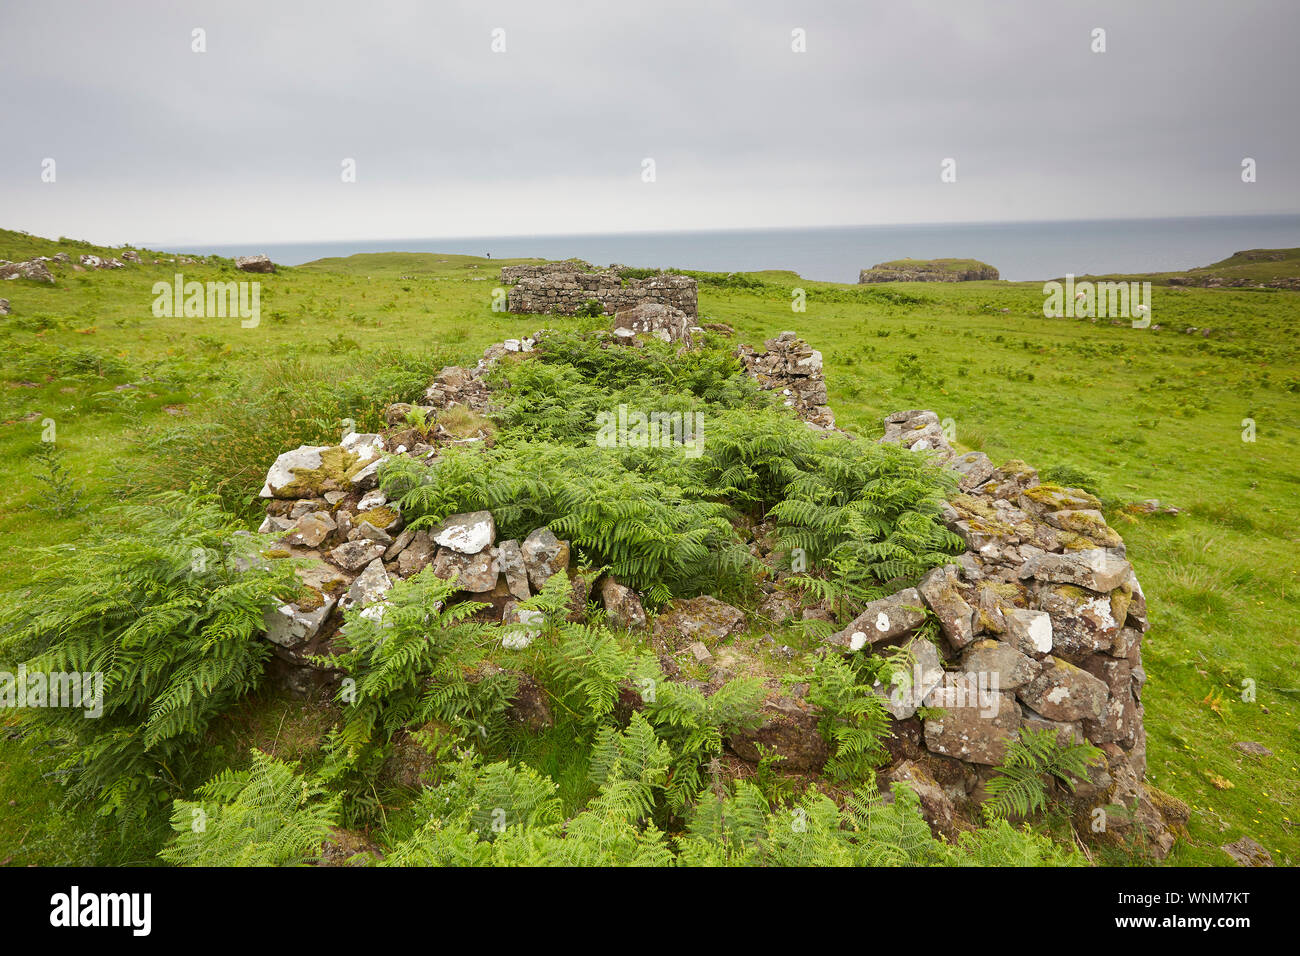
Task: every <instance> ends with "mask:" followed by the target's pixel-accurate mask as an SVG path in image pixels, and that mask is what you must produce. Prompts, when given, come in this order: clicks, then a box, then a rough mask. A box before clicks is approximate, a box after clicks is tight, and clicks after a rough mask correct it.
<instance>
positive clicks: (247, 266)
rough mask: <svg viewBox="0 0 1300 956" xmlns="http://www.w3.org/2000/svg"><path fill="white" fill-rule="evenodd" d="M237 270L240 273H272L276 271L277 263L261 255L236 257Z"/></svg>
mask: <svg viewBox="0 0 1300 956" xmlns="http://www.w3.org/2000/svg"><path fill="white" fill-rule="evenodd" d="M235 268H236V269H238V270H239V271H240V272H259V273H271V272H274V271H275V263H274V262H272V261H271V260H270V258H269V257H268V256H264V255H261V254H260V253H259V254H258V255H255V256H235Z"/></svg>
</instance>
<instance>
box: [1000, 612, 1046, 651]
mask: <svg viewBox="0 0 1300 956" xmlns="http://www.w3.org/2000/svg"><path fill="white" fill-rule="evenodd" d="M1002 619H1003V621H1004V623H1005V624H1006V630H1005V631H1004V632H1003V633H1002V634H1000V635H998V636H999V638H1000V639H1001V640H1004V641H1006V642H1007V643H1009V644H1011V645H1012V646H1013V647H1015V648H1016V649H1017V650H1018V651H1020V652H1021V653H1022V654H1028V655H1030V656H1041V655H1043V654H1047V653H1050V652H1051V650H1052V616H1051V615H1050V614H1048V613H1047V612H1046V611H1037V610H1033V609H1032V608H1021V607H1012V608H1006V609H1004V611H1003V614H1002Z"/></svg>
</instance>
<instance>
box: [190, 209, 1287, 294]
mask: <svg viewBox="0 0 1300 956" xmlns="http://www.w3.org/2000/svg"><path fill="white" fill-rule="evenodd" d="M167 247H168V248H172V247H173V246H172V244H168V246H167ZM1294 247H1300V215H1272V216H1202V217H1187V218H1171V219H1092V220H1077V221H1064V220H1063V221H1050V222H983V223H951V224H924V225H920V224H918V225H889V226H821V227H808V228H798V229H785V228H782V229H726V230H716V231H690V232H627V233H608V234H587V235H555V236H543V235H536V236H489V237H484V236H476V237H469V238H425V239H420V238H407V239H366V240H357V241H352V242H346V241H344V242H333V241H331V242H292V243H271V244H262V245H258V244H256V243H252V244H244V245H239V246H233V245H219V246H205V247H199V248H195V249H194V250H193V251H194V252H198V253H217V254H219V255H226V256H236V255H249V254H252V253H259V252H260V253H265V254H266V255H268V256H270V257H271V258H272V259H273V260H274V261H276V262H279V263H283V264H284V265H301V264H302V263H304V262H311V261H312V260H315V259H323V258H327V257H332V256H350V255H353V254H354V253H360V252H433V253H453V254H460V255H478V256H490V257H492V258H494V259H508V258H523V257H536V258H541V259H567V258H570V257H576V258H579V259H584V260H586V261H587V262H590V263H593V264H595V265H609V264H611V263H621V264H623V265H627V266H637V267H658V268H671V267H676V268H681V269H698V270H704V271H709V272H757V271H762V270H765V269H787V270H792V271H794V272H797V273H798V274H799V275H800V276H802V277H803V278H805V279H817V280H822V281H826V282H856V281H857V279H858V272H859V270H861V269H865V268H869V267H871V266H873V265H875V264H876V263H878V262H887V261H889V260H892V259H902V258H907V257H910V258H913V259H938V258H945V257H951V258H961V259H979V260H980V261H982V262H987V263H989V264H990V265H992V266H994V267H995V268H997V269H998V270H999V272H1000V273H1001V276H1002V278H1003V279H1007V280H1012V281H1032V280H1047V279H1054V278H1060V277H1063V276H1065V275H1066V274H1067V273H1071V274H1074V275H1086V274H1089V273H1091V274H1094V275H1098V274H1108V273H1142V272H1169V271H1174V270H1180V269H1188V268H1192V267H1194V266H1206V265H1209V264H1211V263H1213V262H1217V261H1219V260H1220V259H1225V258H1227V257H1228V256H1230V255H1232V254H1233V253H1234V252H1239V251H1241V250H1244V249H1261V248H1262V249H1268V248H1294Z"/></svg>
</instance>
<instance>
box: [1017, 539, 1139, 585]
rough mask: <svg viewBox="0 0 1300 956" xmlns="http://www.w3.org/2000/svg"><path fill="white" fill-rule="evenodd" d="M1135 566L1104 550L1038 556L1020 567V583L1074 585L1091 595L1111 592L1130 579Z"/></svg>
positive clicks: (1034, 556)
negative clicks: (1098, 592) (1084, 589)
mask: <svg viewBox="0 0 1300 956" xmlns="http://www.w3.org/2000/svg"><path fill="white" fill-rule="evenodd" d="M1132 571H1133V566H1132V565H1131V564H1129V562H1128V561H1126V560H1124V559H1123V558H1117V557H1115V556H1114V555H1113V554H1111V553H1110V552H1109V551H1107V550H1105V549H1104V548H1093V549H1091V550H1088V551H1068V552H1065V553H1064V554H1052V553H1047V552H1044V553H1042V554H1035V555H1033V556H1032V557H1030V558H1029V560H1027V561H1026V562H1025V563H1024V565H1022V566H1021V568H1020V571H1019V574H1020V578H1021V580H1024V579H1025V578H1034V579H1035V580H1038V581H1052V582H1056V583H1060V584H1075V585H1078V586H1079V587H1082V588H1087V589H1088V590H1090V591H1100V592H1106V591H1112V590H1114V589H1115V588H1117V587H1119V586H1120V585H1121V584H1123V583H1124V581H1125V580H1126V579H1127V578H1128V577H1129V575H1130V574H1131V573H1132Z"/></svg>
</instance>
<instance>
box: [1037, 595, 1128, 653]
mask: <svg viewBox="0 0 1300 956" xmlns="http://www.w3.org/2000/svg"><path fill="white" fill-rule="evenodd" d="M1119 593H1120V592H1118V591H1117V592H1115V593H1114V594H1111V595H1106V594H1097V593H1096V592H1093V591H1088V590H1085V589H1084V588H1080V587H1076V586H1075V585H1073V584H1056V585H1040V586H1039V588H1038V590H1037V591H1036V593H1035V596H1034V603H1035V604H1036V605H1037V606H1038V609H1039V610H1040V611H1046V612H1047V613H1048V614H1050V615H1051V618H1052V652H1053V653H1054V654H1055V655H1056V656H1057V657H1068V658H1073V659H1075V660H1080V661H1081V660H1082V659H1083V658H1085V657H1087V656H1088V655H1090V654H1095V653H1097V652H1098V651H1105V650H1108V649H1109V648H1110V647H1111V645H1112V643H1113V642H1114V640H1115V637H1116V636H1117V635H1118V634H1119V632H1120V623H1121V621H1122V620H1123V617H1124V614H1123V612H1122V611H1119V610H1118V609H1117V607H1116V604H1117V600H1118V599H1117V595H1119ZM1117 618H1118V619H1117Z"/></svg>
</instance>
